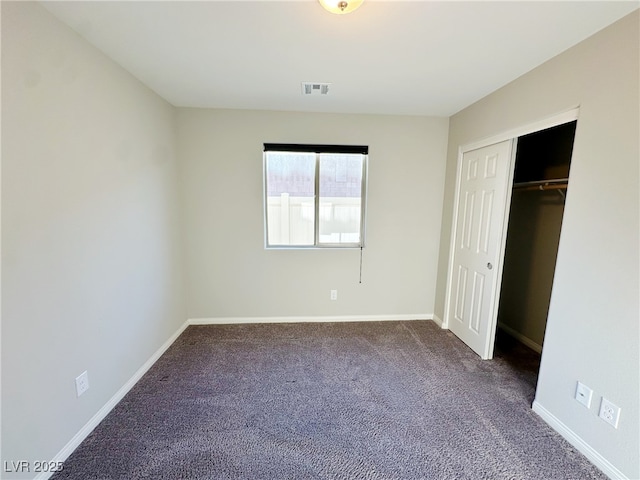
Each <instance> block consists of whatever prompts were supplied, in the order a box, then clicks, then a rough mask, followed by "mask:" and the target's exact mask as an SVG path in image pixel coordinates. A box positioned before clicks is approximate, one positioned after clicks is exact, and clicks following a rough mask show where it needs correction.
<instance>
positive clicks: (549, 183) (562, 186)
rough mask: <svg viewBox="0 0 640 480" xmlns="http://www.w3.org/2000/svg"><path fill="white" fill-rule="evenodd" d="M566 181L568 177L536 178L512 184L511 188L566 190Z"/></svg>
mask: <svg viewBox="0 0 640 480" xmlns="http://www.w3.org/2000/svg"><path fill="white" fill-rule="evenodd" d="M568 182H569V179H568V178H556V179H553V180H538V181H535V182H518V183H514V184H513V188H514V189H518V190H566V189H567V184H568Z"/></svg>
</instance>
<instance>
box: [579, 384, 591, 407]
mask: <svg viewBox="0 0 640 480" xmlns="http://www.w3.org/2000/svg"><path fill="white" fill-rule="evenodd" d="M592 397H593V390H591V389H590V388H589V387H587V386H586V385H585V384H583V383H580V382H578V385H577V386H576V396H575V398H576V400H577V401H578V402H579V403H581V404H582V405H584V406H585V407H587V408H590V407H591V398H592Z"/></svg>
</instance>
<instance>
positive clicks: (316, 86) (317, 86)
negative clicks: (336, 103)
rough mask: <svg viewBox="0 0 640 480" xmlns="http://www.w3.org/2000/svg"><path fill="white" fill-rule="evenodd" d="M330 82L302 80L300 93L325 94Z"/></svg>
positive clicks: (327, 91)
mask: <svg viewBox="0 0 640 480" xmlns="http://www.w3.org/2000/svg"><path fill="white" fill-rule="evenodd" d="M329 85H331V84H330V83H316V82H302V95H326V94H327V93H329Z"/></svg>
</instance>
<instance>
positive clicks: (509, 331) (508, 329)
mask: <svg viewBox="0 0 640 480" xmlns="http://www.w3.org/2000/svg"><path fill="white" fill-rule="evenodd" d="M498 328H499V329H501V330H504V331H505V333H507V334H509V335H511V336H512V337H513V338H515V339H516V340H518V341H519V342H520V343H524V344H525V345H526V346H527V347H529V348H530V349H531V350H534V351H536V352H538V353H542V345H539V344H537V343H536V342H534V341H533V340H531V339H530V338H529V337H525V336H524V335H522V334H521V333H520V332H516V331H515V330H514V329H513V328H511V327H508V326H506V325H504V324H502V323H501V324H499V325H498Z"/></svg>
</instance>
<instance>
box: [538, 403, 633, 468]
mask: <svg viewBox="0 0 640 480" xmlns="http://www.w3.org/2000/svg"><path fill="white" fill-rule="evenodd" d="M532 408H533V411H534V412H536V413H537V414H538V415H540V417H541V418H542V419H543V420H544V421H545V422H547V423H548V424H549V426H550V427H551V428H553V429H554V430H555V431H556V432H558V433H559V434H560V435H562V436H563V437H564V439H565V440H567V441H568V442H569V443H570V444H571V445H573V446H574V447H575V448H576V449H577V450H578V451H579V452H580V453H582V454H583V455H584V456H585V457H587V458H588V459H589V461H590V462H591V463H593V464H594V465H595V466H596V467H598V468H599V469H600V470H602V472H603V473H604V474H605V475H607V476H608V477H609V478H611V479H616V480H629V479H628V477H627V476H626V475H624V474H623V473H622V472H621V471H620V470H618V469H617V468H616V467H615V466H614V465H612V464H611V463H610V462H609V461H608V460H607V459H606V458H604V457H603V456H602V455H600V454H599V453H598V452H597V451H596V450H594V448H593V447H592V446H591V445H589V444H588V443H587V442H585V441H584V440H583V439H582V438H580V437H579V436H578V435H577V434H576V433H575V432H574V431H573V430H571V429H570V428H569V427H567V426H566V425H565V424H564V423H562V422H561V421H560V420H559V419H558V418H557V417H556V416H555V415H553V414H552V413H551V412H549V410H547V409H546V408H544V407H543V406H542V405H540V404H539V403H538V402H537V401H534V402H533V407H532Z"/></svg>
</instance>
